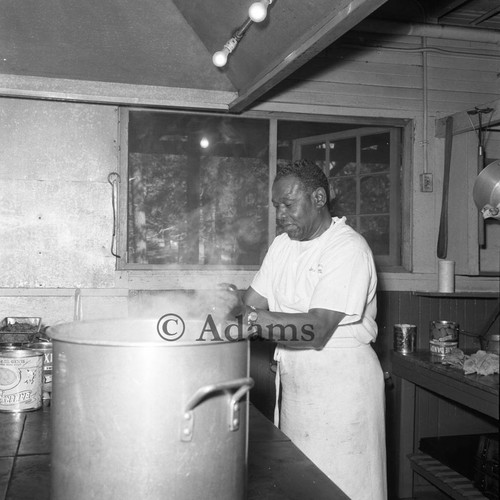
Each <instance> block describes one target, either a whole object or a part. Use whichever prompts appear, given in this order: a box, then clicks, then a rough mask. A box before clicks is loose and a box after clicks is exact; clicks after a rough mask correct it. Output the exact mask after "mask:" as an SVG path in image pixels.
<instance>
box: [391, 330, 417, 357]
mask: <svg viewBox="0 0 500 500" xmlns="http://www.w3.org/2000/svg"><path fill="white" fill-rule="evenodd" d="M416 337H417V327H416V325H408V324H405V323H403V324H397V325H394V350H395V351H396V352H400V353H402V354H409V353H412V352H414V351H415V348H416V342H417V339H416Z"/></svg>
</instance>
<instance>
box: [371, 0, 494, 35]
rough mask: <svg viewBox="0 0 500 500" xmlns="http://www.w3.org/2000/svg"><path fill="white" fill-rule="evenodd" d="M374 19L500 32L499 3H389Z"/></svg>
mask: <svg viewBox="0 0 500 500" xmlns="http://www.w3.org/2000/svg"><path fill="white" fill-rule="evenodd" d="M374 17H379V18H383V19H387V20H396V21H407V22H419V23H426V24H437V25H441V26H460V27H463V28H468V29H474V28H475V29H490V30H498V31H500V1H499V0H418V1H409V2H408V1H401V0H399V1H398V0H389V1H388V2H387V3H386V4H385V5H383V6H382V7H381V8H380V9H379V10H378V11H377V12H376V13H375V16H374Z"/></svg>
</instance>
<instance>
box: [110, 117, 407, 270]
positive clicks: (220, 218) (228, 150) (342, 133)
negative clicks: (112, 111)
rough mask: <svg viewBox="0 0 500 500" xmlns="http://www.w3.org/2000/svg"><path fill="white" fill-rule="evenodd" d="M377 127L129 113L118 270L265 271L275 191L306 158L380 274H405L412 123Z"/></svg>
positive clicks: (124, 138) (272, 231) (124, 126)
mask: <svg viewBox="0 0 500 500" xmlns="http://www.w3.org/2000/svg"><path fill="white" fill-rule="evenodd" d="M375 121H376V120H374V119H372V120H371V121H369V120H363V119H360V118H357V119H354V118H353V119H350V120H349V121H346V119H345V118H344V119H342V120H340V119H337V120H335V119H334V118H331V119H329V118H327V117H318V118H317V119H315V118H313V119H310V120H308V121H304V120H299V119H295V118H294V119H282V118H274V117H273V118H269V117H266V116H260V115H258V116H251V117H248V116H244V117H243V116H232V115H225V114H224V115H222V114H210V113H192V112H173V111H161V110H145V109H122V110H121V125H122V132H121V142H122V144H121V146H122V147H121V149H122V162H121V179H127V182H126V183H124V182H122V183H121V194H120V202H121V203H120V210H121V212H120V214H121V217H120V221H121V225H120V228H119V229H120V230H119V247H118V250H119V251H118V253H119V254H120V255H122V258H121V259H119V267H120V268H121V269H146V270H148V269H158V268H161V269H179V268H182V269H189V268H195V269H217V268H221V267H224V268H230V269H235V270H237V269H253V268H257V266H258V265H259V264H260V263H261V261H262V258H263V256H264V254H265V252H266V250H267V248H268V245H269V243H270V241H271V240H272V238H273V237H274V236H275V234H276V226H275V214H274V209H273V208H272V206H271V205H270V203H269V199H270V184H271V180H272V178H273V177H274V175H275V171H276V168H277V166H279V165H280V164H282V163H286V162H289V161H293V160H296V159H299V158H305V159H310V160H313V161H315V162H316V164H318V165H319V166H320V167H321V168H322V169H323V170H324V172H325V174H326V175H327V176H328V178H329V180H330V185H331V193H330V194H331V197H332V206H331V211H332V213H333V214H334V215H338V216H345V217H346V219H347V222H348V223H349V224H351V225H352V226H353V227H354V228H355V229H356V230H358V231H359V232H360V233H361V234H363V235H364V236H365V238H366V239H367V241H368V243H369V244H370V246H371V248H372V250H373V252H374V255H375V259H376V261H377V263H378V264H380V265H384V266H397V265H400V263H401V255H400V253H401V252H400V248H401V229H400V226H401V223H400V221H401V200H400V198H401V188H400V185H401V156H402V151H401V149H402V148H401V143H402V135H403V134H402V132H401V130H402V124H401V123H398V122H394V123H387V120H385V122H384V123H383V126H377V127H375V126H374V124H375V123H374V122H375ZM378 121H379V122H380V121H381V120H378ZM125 207H126V213H125Z"/></svg>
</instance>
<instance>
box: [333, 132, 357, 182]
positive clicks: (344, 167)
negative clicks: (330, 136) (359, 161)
mask: <svg viewBox="0 0 500 500" xmlns="http://www.w3.org/2000/svg"><path fill="white" fill-rule="evenodd" d="M355 173H356V138H350V139H340V140H337V141H334V142H332V143H331V147H330V172H329V176H330V177H334V176H336V175H353V174H355Z"/></svg>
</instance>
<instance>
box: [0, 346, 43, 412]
mask: <svg viewBox="0 0 500 500" xmlns="http://www.w3.org/2000/svg"><path fill="white" fill-rule="evenodd" d="M42 370H43V355H42V354H41V353H39V352H35V351H33V350H31V349H22V348H14V349H2V350H0V411H2V412H24V411H33V410H38V409H39V408H40V407H41V406H42Z"/></svg>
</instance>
